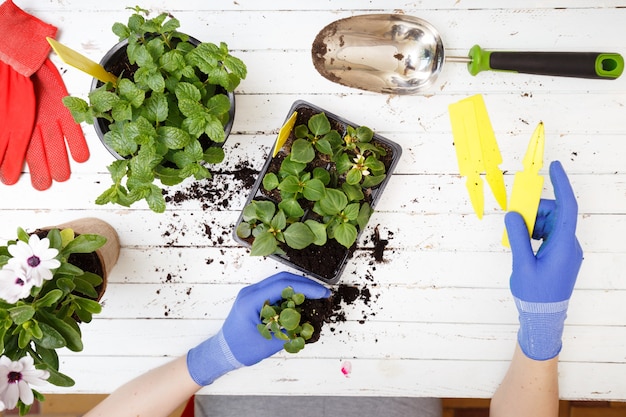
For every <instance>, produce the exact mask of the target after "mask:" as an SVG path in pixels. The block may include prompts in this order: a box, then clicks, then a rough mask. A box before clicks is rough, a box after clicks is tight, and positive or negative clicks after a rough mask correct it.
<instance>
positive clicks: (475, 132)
mask: <svg viewBox="0 0 626 417" xmlns="http://www.w3.org/2000/svg"><path fill="white" fill-rule="evenodd" d="M448 111H449V113H450V121H451V123H452V135H453V136H454V148H455V149H456V156H457V160H458V163H459V171H460V173H461V175H462V176H465V177H467V179H466V183H465V185H466V187H467V190H468V192H469V195H470V200H471V202H472V207H473V208H474V212H476V215H477V216H478V218H479V219H482V217H483V212H484V208H485V200H484V195H483V188H484V187H483V180H482V178H481V174H482V173H485V179H486V180H487V183H488V184H489V187H490V188H491V191H492V192H493V195H494V196H495V198H496V201H497V202H498V204H499V205H500V207H502V209H503V210H505V209H506V188H505V187H504V175H503V173H502V171H501V170H500V169H499V168H498V165H500V164H501V163H502V156H501V154H500V149H499V148H498V142H497V141H496V136H495V133H494V132H493V127H492V126H491V121H490V120H489V115H488V114H487V107H486V106H485V101H484V100H483V97H482V95H480V94H477V95H474V96H471V97H468V98H465V99H463V100H461V101H458V102H456V103H453V104H451V105H450V106H449V107H448Z"/></svg>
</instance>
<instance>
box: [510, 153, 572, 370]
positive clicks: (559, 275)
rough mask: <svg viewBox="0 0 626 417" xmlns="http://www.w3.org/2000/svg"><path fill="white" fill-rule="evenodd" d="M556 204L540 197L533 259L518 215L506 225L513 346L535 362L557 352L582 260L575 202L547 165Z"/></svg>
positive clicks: (558, 171)
mask: <svg viewBox="0 0 626 417" xmlns="http://www.w3.org/2000/svg"><path fill="white" fill-rule="evenodd" d="M550 179H551V180H552V186H553V187H554V195H555V200H544V199H542V200H541V202H540V203H539V209H538V211H537V219H536V221H535V227H534V230H533V234H532V237H533V239H543V243H542V244H541V246H540V247H539V250H538V251H537V254H536V255H535V254H534V252H533V249H532V247H531V242H530V240H529V238H528V236H529V234H528V229H527V228H526V224H525V223H524V219H523V218H522V216H521V215H520V214H519V213H516V212H509V213H507V214H506V216H505V224H506V229H507V233H508V236H509V242H510V244H511V251H512V253H513V273H512V274H511V280H510V286H511V293H512V294H513V296H514V298H515V304H516V306H517V309H518V311H519V320H520V329H519V332H518V343H519V345H520V348H521V349H522V351H523V352H524V354H525V355H526V356H527V357H529V358H531V359H535V360H547V359H552V358H554V357H555V356H557V355H558V354H559V352H560V351H561V346H562V342H561V338H562V335H563V327H564V322H565V318H566V315H567V307H568V302H569V299H570V297H571V295H572V291H573V290H574V284H575V283H576V277H577V276H578V271H579V270H580V266H581V264H582V260H583V251H582V248H581V247H580V244H579V243H578V239H577V238H576V219H577V215H578V204H577V203H576V198H575V197H574V192H573V190H572V187H571V185H570V183H569V180H568V178H567V175H566V174H565V171H564V170H563V167H562V165H561V163H560V162H558V161H554V162H552V163H551V164H550Z"/></svg>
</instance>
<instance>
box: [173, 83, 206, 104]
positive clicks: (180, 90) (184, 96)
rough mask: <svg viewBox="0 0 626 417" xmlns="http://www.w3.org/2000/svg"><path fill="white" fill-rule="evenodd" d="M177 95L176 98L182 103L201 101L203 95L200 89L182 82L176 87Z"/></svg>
mask: <svg viewBox="0 0 626 417" xmlns="http://www.w3.org/2000/svg"><path fill="white" fill-rule="evenodd" d="M174 93H175V94H176V98H177V99H178V100H180V101H182V100H190V101H194V102H198V101H200V99H201V98H202V95H201V94H200V90H199V89H198V87H196V86H195V85H193V84H191V83H186V82H180V83H178V84H177V85H176V88H175V90H174Z"/></svg>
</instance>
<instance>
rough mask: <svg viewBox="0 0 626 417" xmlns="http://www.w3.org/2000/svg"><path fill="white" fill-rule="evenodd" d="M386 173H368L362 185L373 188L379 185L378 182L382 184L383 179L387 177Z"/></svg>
mask: <svg viewBox="0 0 626 417" xmlns="http://www.w3.org/2000/svg"><path fill="white" fill-rule="evenodd" d="M385 177H386V175H385V174H383V175H368V176H367V177H365V179H364V180H363V183H362V184H361V186H362V187H363V188H372V187H375V186H377V185H378V184H380V183H381V182H383V180H384V179H385Z"/></svg>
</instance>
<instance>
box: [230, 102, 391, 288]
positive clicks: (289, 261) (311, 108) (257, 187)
mask: <svg viewBox="0 0 626 417" xmlns="http://www.w3.org/2000/svg"><path fill="white" fill-rule="evenodd" d="M294 111H296V112H298V116H297V119H296V123H295V126H298V125H301V124H306V123H307V121H308V119H309V118H310V117H311V116H312V115H314V114H318V113H322V112H323V113H325V114H326V117H327V118H328V120H329V121H330V123H331V126H332V128H333V129H336V130H337V131H338V132H339V134H340V135H341V136H342V137H343V135H344V134H345V132H346V130H347V126H348V125H350V126H352V127H354V128H356V127H358V126H359V125H357V124H355V123H352V122H349V121H347V120H345V119H344V118H342V117H339V116H337V115H335V114H333V113H330V112H328V111H326V110H324V109H322V108H320V107H318V106H315V105H314V104H311V103H308V102H306V101H303V100H298V101H296V102H294V103H293V105H292V106H291V109H290V110H289V112H288V113H287V117H286V118H285V121H286V120H287V119H288V118H289V117H290V116H291V115H292V114H293V112H294ZM295 126H294V130H295ZM366 126H367V125H366ZM368 127H369V126H368ZM293 135H294V133H293V130H292V132H291V134H290V137H289V138H288V139H287V142H286V144H290V143H291V141H292V140H293V138H294V136H293ZM372 142H375V143H378V144H380V145H382V146H383V147H385V149H386V150H387V153H388V155H391V158H389V159H390V160H389V161H388V162H386V163H385V165H386V174H387V175H386V177H385V179H384V180H383V182H382V183H380V184H379V185H378V186H376V187H374V188H372V190H371V200H370V206H371V207H372V209H374V208H375V206H376V203H377V202H378V200H379V199H380V197H381V195H382V193H383V191H384V189H385V187H386V185H387V183H388V182H389V179H390V177H391V174H392V173H393V171H394V169H395V167H396V165H397V163H398V161H399V160H400V156H401V155H402V148H401V147H400V145H398V144H397V143H395V142H392V141H390V140H389V139H386V138H384V137H382V136H380V135H378V134H376V133H374V137H373V138H372ZM285 156H286V154H285V152H284V146H283V149H282V150H281V151H280V152H279V153H278V154H277V155H276V158H284V157H285ZM273 159H274V158H273V157H272V155H271V152H270V155H269V157H268V158H267V160H266V161H265V164H264V166H263V168H262V170H261V172H260V173H259V176H258V178H257V179H256V181H255V184H254V186H253V187H252V191H251V193H250V196H249V197H248V199H247V201H246V206H247V205H248V204H249V203H250V202H251V201H252V200H254V199H264V200H268V199H269V200H272V199H271V198H268V196H267V195H266V194H264V193H262V192H261V187H262V186H263V184H262V182H263V177H264V176H265V174H266V173H267V171H268V169H270V166H271V164H272V161H273ZM244 207H245V206H244ZM306 215H307V214H306V213H305V216H306ZM242 221H243V211H242V213H241V214H240V215H239V219H238V220H237V223H236V224H235V230H234V232H233V236H234V239H235V240H236V241H237V242H239V243H240V244H242V245H244V246H247V247H250V246H251V241H249V240H245V239H242V238H240V237H239V236H237V232H236V230H237V227H238V226H239V224H240V223H241V222H242ZM362 233H363V230H359V233H358V236H357V240H356V242H358V241H359V239H360V237H361V234H362ZM327 245H330V246H331V247H333V249H332V251H331V256H329V254H328V253H326V254H325V255H323V256H320V254H319V253H318V251H319V248H320V247H316V246H315V245H310V246H308V247H307V248H305V249H302V250H299V251H297V252H298V253H297V255H298V256H297V258H298V259H296V257H295V256H291V257H290V256H289V251H290V250H292V249H289V248H285V251H286V252H287V254H285V255H278V254H273V255H269V257H270V258H273V259H275V260H277V261H279V262H282V263H284V264H286V265H288V266H290V267H292V268H295V269H297V270H298V271H301V272H303V273H305V274H306V275H308V276H310V277H312V278H315V279H317V280H319V281H322V282H324V283H326V284H336V283H337V282H338V281H339V279H340V278H341V274H342V272H343V270H344V269H345V267H346V264H347V262H348V260H349V259H350V258H351V257H352V254H353V253H354V250H355V249H356V243H355V244H354V245H353V246H352V247H351V248H346V247H344V246H342V245H340V244H339V243H338V242H336V241H335V240H334V239H329V240H328V242H327V244H326V245H324V246H327ZM307 255H310V256H307ZM307 257H308V258H309V260H310V259H314V260H317V261H316V262H318V263H323V264H325V265H328V264H329V263H333V264H334V267H333V268H332V270H333V271H332V272H322V273H319V272H318V271H316V270H315V264H314V263H310V262H309V261H303V260H302V258H307Z"/></svg>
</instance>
